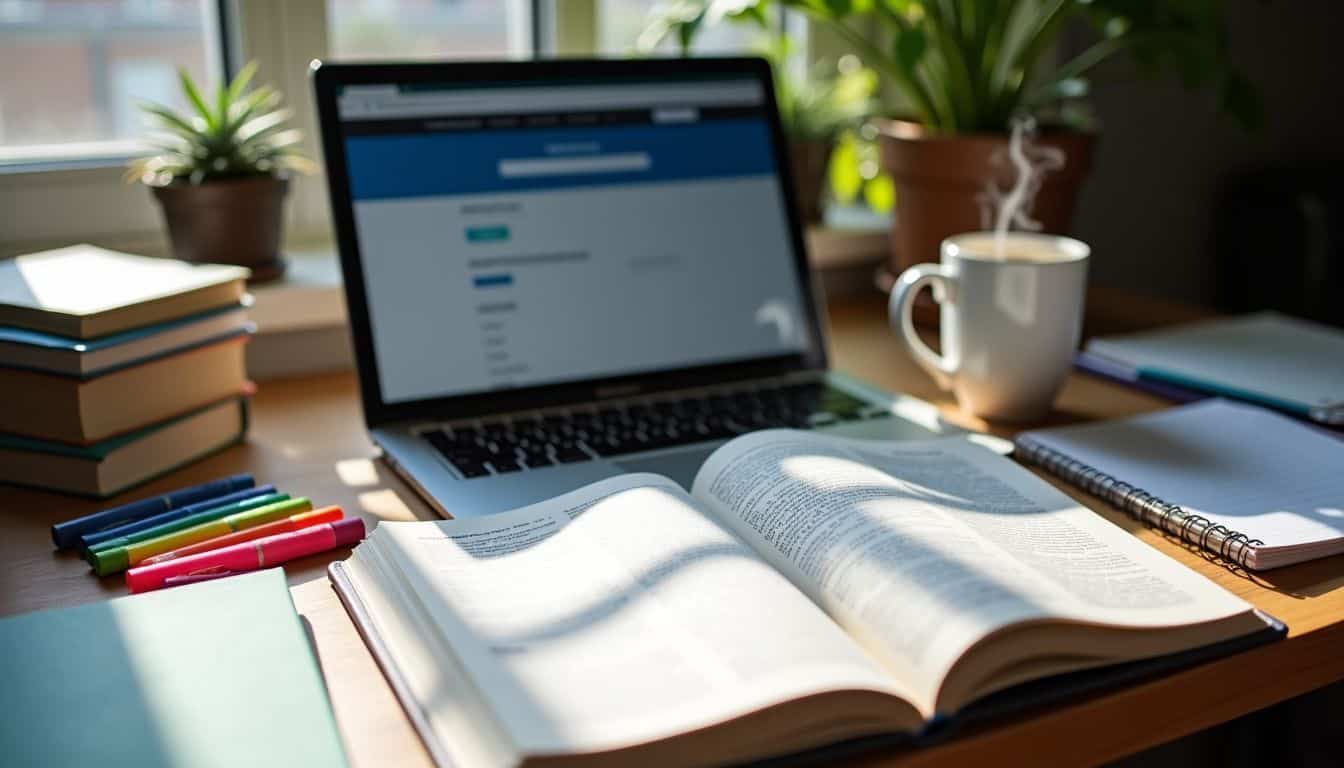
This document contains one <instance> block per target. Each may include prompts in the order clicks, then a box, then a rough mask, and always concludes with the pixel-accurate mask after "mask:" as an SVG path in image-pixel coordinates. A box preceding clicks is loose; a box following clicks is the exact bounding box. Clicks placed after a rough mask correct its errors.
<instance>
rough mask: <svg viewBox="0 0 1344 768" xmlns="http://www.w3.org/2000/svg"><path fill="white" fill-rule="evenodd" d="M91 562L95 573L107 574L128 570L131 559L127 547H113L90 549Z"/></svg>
mask: <svg viewBox="0 0 1344 768" xmlns="http://www.w3.org/2000/svg"><path fill="white" fill-rule="evenodd" d="M89 563H90V564H91V565H92V566H93V572H94V573H96V574H98V575H99V576H107V575H108V574H112V573H117V572H118V571H124V570H126V568H127V566H129V565H130V563H131V561H130V557H129V556H128V555H127V553H126V548H125V547H112V548H111V549H104V550H99V551H97V552H94V551H90V552H89Z"/></svg>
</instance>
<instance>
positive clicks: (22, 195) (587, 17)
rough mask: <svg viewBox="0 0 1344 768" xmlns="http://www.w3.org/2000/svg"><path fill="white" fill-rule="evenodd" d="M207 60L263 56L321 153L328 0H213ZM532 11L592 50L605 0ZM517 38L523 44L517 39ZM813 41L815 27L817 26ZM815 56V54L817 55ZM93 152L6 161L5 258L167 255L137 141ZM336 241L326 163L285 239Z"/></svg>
mask: <svg viewBox="0 0 1344 768" xmlns="http://www.w3.org/2000/svg"><path fill="white" fill-rule="evenodd" d="M208 1H209V2H212V3H213V5H214V6H215V9H216V12H215V13H213V14H206V17H207V21H206V25H207V28H206V38H207V46H208V49H209V60H210V61H212V62H214V63H213V64H212V67H214V68H216V69H215V71H216V72H227V73H232V72H234V71H236V70H237V68H238V67H239V66H240V65H241V63H242V62H246V61H251V60H256V61H257V62H258V72H257V79H258V81H261V82H268V83H271V84H273V85H274V86H275V87H276V88H278V89H279V90H280V91H281V92H282V93H284V95H285V101H286V104H287V105H288V106H289V107H290V108H292V109H293V110H294V119H293V122H294V126H295V127H296V128H298V129H299V130H301V131H302V132H303V134H304V140H303V142H302V144H301V145H300V149H301V150H302V151H304V152H305V153H306V154H307V155H308V156H309V157H312V158H315V159H316V158H320V156H321V151H320V136H319V132H318V124H317V118H316V112H315V109H314V103H313V97H312V92H311V91H312V88H311V85H310V84H309V82H308V71H309V64H310V62H311V61H312V60H313V59H325V58H327V55H328V52H329V43H328V19H327V5H326V0H285V1H284V2H275V0H208ZM503 1H504V2H507V3H508V4H509V5H510V6H512V7H511V8H510V11H511V12H515V13H516V12H520V11H521V12H523V13H525V14H526V18H527V20H528V27H529V30H528V34H527V35H526V36H525V38H526V43H525V45H526V47H527V48H530V49H531V50H530V55H531V56H533V57H548V56H575V55H593V53H594V51H595V49H596V46H597V44H598V41H599V32H600V27H599V25H600V23H601V20H600V19H599V18H598V2H599V0H503ZM511 45H513V46H516V47H519V48H522V47H523V46H522V45H520V40H519V39H517V38H515V39H514V40H513V41H512V43H511ZM809 47H811V36H810V35H809ZM809 58H811V57H809ZM87 147H88V148H89V150H90V151H89V152H88V153H84V154H80V153H78V152H72V153H70V154H69V155H62V156H59V157H50V158H42V159H35V160H33V161H31V162H28V161H25V162H15V163H7V164H0V211H7V212H9V215H8V216H7V221H3V222H0V257H4V256H10V255H14V254H17V253H23V252H26V251H32V250H39V249H42V248H47V247H54V246H57V245H63V244H68V243H70V242H72V241H81V240H82V241H93V242H97V243H99V244H100V245H104V246H107V247H111V248H122V249H126V250H139V251H143V252H149V253H159V254H167V253H168V252H169V250H170V248H169V245H168V238H167V233H166V231H165V230H164V226H163V221H162V217H161V215H160V213H159V210H158V205H157V204H156V203H155V202H154V200H153V196H152V195H151V194H149V192H148V190H145V189H142V188H139V187H138V185H135V184H127V183H126V182H124V181H123V175H124V173H125V167H126V163H127V161H129V160H130V159H132V158H134V157H135V156H137V155H138V154H139V152H138V151H137V146H136V144H135V143H134V142H133V141H119V142H93V143H90V144H88V145H87ZM333 242H334V233H333V231H332V224H331V215H330V212H329V210H328V205H327V190H326V182H325V179H324V178H323V176H322V172H321V171H319V172H318V173H315V174H313V175H311V176H306V177H302V178H299V179H297V180H296V181H295V183H294V184H292V185H291V188H290V200H289V201H288V204H287V206H286V228H285V243H284V246H285V247H286V248H305V247H308V248H311V247H312V246H314V245H327V244H331V243H333Z"/></svg>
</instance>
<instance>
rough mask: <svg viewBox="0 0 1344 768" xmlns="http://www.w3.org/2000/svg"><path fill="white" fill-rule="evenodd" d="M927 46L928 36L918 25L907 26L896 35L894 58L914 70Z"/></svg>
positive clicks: (903, 65) (906, 67)
mask: <svg viewBox="0 0 1344 768" xmlns="http://www.w3.org/2000/svg"><path fill="white" fill-rule="evenodd" d="M927 48H928V38H926V37H925V36H924V30H922V29H920V28H919V27H908V28H906V29H905V30H903V31H901V32H900V33H898V34H897V35H896V59H897V61H899V62H900V63H901V66H902V67H904V68H905V69H908V70H911V71H914V70H915V69H916V68H917V67H918V66H919V62H920V59H922V58H923V57H924V51H925V50H926V49H927Z"/></svg>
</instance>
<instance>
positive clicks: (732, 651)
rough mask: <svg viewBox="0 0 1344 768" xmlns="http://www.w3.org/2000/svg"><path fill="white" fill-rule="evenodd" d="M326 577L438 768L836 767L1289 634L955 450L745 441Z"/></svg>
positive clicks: (1012, 476) (795, 439) (366, 548)
mask: <svg viewBox="0 0 1344 768" xmlns="http://www.w3.org/2000/svg"><path fill="white" fill-rule="evenodd" d="M450 511H451V510H450ZM330 574H331V578H332V581H333V583H334V584H335V586H336V588H337V591H338V592H339V593H340V595H341V597H342V599H343V601H344V602H345V604H346V606H347V609H348V610H349V612H350V613H351V615H352V616H353V617H354V620H355V622H356V624H357V626H358V627H359V628H360V631H361V632H362V634H363V635H364V637H365V639H366V641H367V643H368V645H369V647H370V648H371V650H372V651H373V653H374V656H375V657H376V658H377V660H378V661H379V663H380V665H381V666H382V668H383V670H384V672H385V673H386V675H387V677H388V679H389V680H390V681H391V683H392V686H393V688H394V690H395V691H396V693H397V695H398V696H399V698H400V699H401V701H402V704H403V705H404V707H405V709H406V711H407V713H408V714H409V716H410V718H411V720H412V721H413V723H414V724H415V725H416V727H417V729H418V730H419V732H420V734H421V736H422V737H423V739H424V741H425V743H426V745H427V746H428V749H429V751H430V753H431V754H432V755H433V756H434V758H435V760H436V761H437V762H439V764H441V765H448V764H452V765H491V766H516V765H557V766H564V765H574V766H598V765H643V766H659V765H669V766H673V765H675V766H684V765H718V764H725V763H729V764H731V763H740V762H744V761H753V760H763V759H769V758H776V757H780V756H786V755H797V754H799V753H802V754H811V755H812V756H813V757H816V756H817V755H818V754H820V755H821V756H822V757H825V756H826V755H828V754H829V755H830V756H832V757H834V756H838V755H842V754H852V751H853V749H856V748H860V747H861V746H862V745H865V744H867V745H873V744H877V743H883V744H886V743H893V742H900V741H914V742H926V741H932V740H936V739H940V738H949V737H952V736H955V733H956V729H957V727H958V726H959V724H964V723H966V722H969V721H973V720H976V719H977V718H981V717H994V716H1001V715H1002V714H1003V713H1004V712H1006V711H1010V710H1012V709H1014V708H1016V707H1021V706H1026V705H1039V704H1041V703H1044V702H1049V701H1052V700H1056V699H1058V698H1060V697H1066V696H1072V695H1077V694H1078V693H1079V692H1080V691H1084V690H1089V689H1095V688H1096V687H1098V686H1104V685H1113V684H1115V683H1116V682H1118V681H1121V680H1129V679H1134V678H1135V677H1139V676H1142V675H1144V674H1152V673H1153V672H1154V671H1155V670H1158V669H1169V668H1171V667H1173V666H1180V665H1182V664H1190V663H1194V662H1195V661H1198V660H1200V659H1205V658H1210V657H1212V656H1218V655H1222V654H1226V653H1231V652H1234V651H1236V650H1238V649H1240V648H1246V647H1250V646H1253V645H1256V644H1259V643H1263V642H1268V641H1271V640H1273V639H1275V638H1277V637H1279V636H1281V635H1282V633H1283V631H1284V628H1283V626H1282V625H1281V624H1277V623H1276V622H1274V621H1273V620H1272V619H1269V618H1268V617H1266V616H1264V615H1263V614H1261V613H1259V612H1258V611H1257V610H1256V609H1254V608H1253V607H1252V606H1251V605H1249V604H1247V603H1246V602H1245V601H1243V600H1241V599H1239V598H1237V597H1236V596H1234V595H1232V594H1230V593H1229V592H1227V591H1225V590H1224V589H1222V588H1221V587H1219V586H1217V585H1216V584H1214V583H1213V582H1211V581H1209V580H1207V579H1205V578H1204V577H1203V576H1201V575H1199V574H1197V573H1195V572H1193V571H1191V570H1189V569H1187V568H1185V567H1184V566H1182V565H1181V564H1179V563H1177V562H1175V561H1173V560H1171V559H1169V558H1167V557H1165V556H1164V555H1162V554H1161V553H1160V552H1158V551H1156V550H1154V549H1152V548H1150V547H1149V546H1148V545H1146V544H1144V543H1142V542H1140V541H1138V540H1137V539H1135V538H1133V537H1132V536H1131V535H1129V534H1128V533H1127V532H1125V531H1124V530H1122V529H1120V528H1119V527H1117V526H1115V525H1113V524H1111V523H1110V522H1108V521H1106V520H1105V519H1103V518H1102V517H1100V516H1098V515H1096V514H1094V513H1092V512H1091V511H1089V510H1087V509H1085V508H1083V507H1080V506H1078V505H1077V504H1076V503H1074V502H1073V501H1072V500H1071V499H1069V498H1068V497H1067V496H1064V495H1063V494H1061V493H1059V492H1058V491H1056V490H1055V489H1053V488H1052V487H1050V486H1049V485H1048V484H1047V483H1045V482H1043V481H1041V480H1040V479H1038V478H1036V477H1035V476H1034V475H1032V474H1031V473H1030V472H1028V471H1026V470H1025V469H1023V468H1021V467H1019V466H1016V465H1015V464H1013V463H1012V462H1011V461H1010V460H1008V459H1006V458H1004V457H1001V456H998V455H996V454H994V453H992V452H991V451H989V450H987V449H984V448H981V447H978V446H975V445H973V444H971V443H969V442H967V441H965V440H964V439H962V438H947V439H943V440H935V441H927V442H903V443H876V442H864V441H857V440H846V439H841V438H835V437H827V436H822V435H816V434H812V433H806V432H796V431H789V430H774V431H764V432H757V433H752V434H749V435H745V436H742V437H739V438H737V439H735V440H733V441H731V442H729V443H727V444H725V445H724V446H723V447H721V448H720V449H719V450H718V451H717V452H716V453H715V454H714V455H713V456H711V457H710V458H709V460H708V461H707V462H706V463H705V465H704V466H703V467H702V469H701V470H700V472H699V474H698V475H697V477H696V479H695V481H694V484H693V485H692V488H691V491H690V492H689V493H688V492H687V491H685V490H683V489H682V488H681V487H680V486H678V485H676V484H675V483H673V482H672V481H671V480H668V479H666V478H663V477H661V476H658V475H650V474H632V475H623V476H620V477H616V478H611V479H608V480H604V481H601V482H599V483H596V484H594V485H591V486H588V487H585V488H582V489H580V490H577V491H574V492H571V493H569V494H567V495H564V496H560V497H557V498H555V499H551V500H549V501H545V502H542V503H539V504H535V505H532V506H529V507H525V508H522V509H519V510H515V511H513V512H507V513H503V514H500V515H496V516H491V517H486V518H474V519H463V520H449V521H435V522H415V523H386V522H385V523H382V524H380V525H379V526H378V527H377V529H376V530H375V531H374V532H373V534H372V535H371V536H370V537H369V538H368V539H367V540H366V541H365V543H363V544H361V545H360V546H358V547H356V549H355V551H354V553H353V554H352V556H351V558H350V559H349V560H347V561H345V562H341V563H335V564H333V565H332V566H331V569H330ZM816 750H822V752H821V753H817V752H815V751H816Z"/></svg>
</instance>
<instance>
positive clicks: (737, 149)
mask: <svg viewBox="0 0 1344 768" xmlns="http://www.w3.org/2000/svg"><path fill="white" fill-rule="evenodd" d="M346 157H347V163H348V166H349V174H350V191H351V194H352V195H353V197H354V199H355V200H385V199H390V198H400V197H433V196H441V195H471V194H489V193H492V192H513V191H520V190H541V189H557V188H561V187H576V186H595V185H601V184H637V183H641V182H667V181H677V180H682V179H712V178H723V177H730V176H750V175H760V174H767V173H771V172H772V171H773V170H774V161H773V158H772V156H771V151H770V135H769V128H768V127H767V126H766V124H765V122H764V121H763V120H756V119H752V120H716V121H712V122H703V123H694V124H687V125H677V126H661V125H633V126H619V127H608V128H560V129H553V130H514V131H473V132H466V133H451V132H445V133H414V134H392V135H373V136H352V137H350V138H348V139H346Z"/></svg>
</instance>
